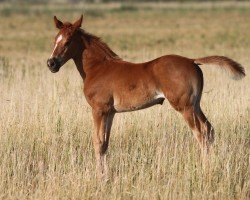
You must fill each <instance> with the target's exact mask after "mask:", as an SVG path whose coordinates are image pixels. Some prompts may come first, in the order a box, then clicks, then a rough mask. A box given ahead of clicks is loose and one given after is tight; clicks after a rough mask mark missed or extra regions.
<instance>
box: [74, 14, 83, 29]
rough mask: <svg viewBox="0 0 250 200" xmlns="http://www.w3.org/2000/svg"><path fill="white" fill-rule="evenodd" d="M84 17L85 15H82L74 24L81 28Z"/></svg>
mask: <svg viewBox="0 0 250 200" xmlns="http://www.w3.org/2000/svg"><path fill="white" fill-rule="evenodd" d="M82 18H83V15H81V17H80V18H79V19H78V20H76V21H75V22H74V24H73V26H74V27H75V28H80V27H81V26H82Z"/></svg>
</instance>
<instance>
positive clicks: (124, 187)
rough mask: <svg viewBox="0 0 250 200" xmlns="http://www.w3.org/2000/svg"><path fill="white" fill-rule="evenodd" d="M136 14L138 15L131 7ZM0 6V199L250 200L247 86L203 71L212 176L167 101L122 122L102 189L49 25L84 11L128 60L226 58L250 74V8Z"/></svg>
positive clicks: (70, 71) (78, 95)
mask: <svg viewBox="0 0 250 200" xmlns="http://www.w3.org/2000/svg"><path fill="white" fill-rule="evenodd" d="M130 7H131V6H130ZM130 7H129V6H127V7H126V9H124V5H122V6H121V7H112V6H111V7H108V6H105V7H100V6H99V7H98V6H97V8H95V7H94V6H90V7H87V8H88V9H87V10H86V7H85V6H84V5H80V6H66V5H62V6H54V5H49V6H42V5H37V6H27V5H26V6H22V7H19V6H16V7H11V6H10V5H8V4H6V5H2V6H0V11H1V13H0V15H1V17H0V94H1V95H0V177H1V178H0V198H1V199H249V195H250V192H249V190H250V180H249V139H250V126H249V119H250V114H249V113H250V108H249V100H250V92H249V81H250V79H249V76H247V77H246V78H245V79H243V80H242V81H239V82H235V81H233V80H230V79H228V77H227V76H224V75H223V74H222V73H221V72H220V71H219V69H216V68H209V67H206V66H204V67H202V70H203V72H204V77H205V88H204V93H203V98H202V108H203V109H204V111H205V113H206V115H207V116H208V118H209V119H210V121H211V122H212V124H213V125H214V127H215V131H216V140H215V143H214V152H213V154H212V155H211V157H210V167H209V168H206V169H204V168H203V166H202V163H201V159H200V152H199V148H198V144H197V142H196V141H195V140H194V138H193V136H192V133H191V131H190V129H189V128H188V127H187V125H186V124H185V122H184V120H183V119H182V117H181V116H180V115H179V114H178V113H177V112H176V111H174V110H173V109H172V108H171V107H170V105H169V104H168V102H165V103H164V105H163V106H155V107H153V108H150V109H146V110H143V111H138V112H131V113H124V114H117V115H116V116H115V119H114V126H113V129H112V135H111V142H110V149H109V153H108V159H109V168H110V170H109V174H110V181H109V182H108V183H106V184H101V183H100V182H98V180H97V179H96V178H95V159H94V154H93V149H92V142H91V134H92V129H93V125H92V119H91V110H90V107H89V106H88V105H87V103H86V101H85V98H84V96H83V94H82V81H81V79H80V76H79V75H78V73H77V70H76V69H75V67H74V66H73V63H72V62H69V63H67V64H66V65H65V66H64V67H63V68H62V69H61V70H60V72H59V73H57V74H51V73H50V72H49V70H48V69H47V67H46V59H47V57H48V56H49V55H50V53H51V51H52V39H53V37H54V36H55V34H56V30H55V29H54V27H53V23H52V16H53V15H54V14H57V15H58V17H59V18H62V19H66V20H73V19H74V18H75V17H77V16H79V14H80V13H82V12H85V10H86V19H85V26H84V27H86V29H87V30H89V31H90V32H92V33H95V34H96V35H99V36H101V37H102V38H103V39H104V41H106V42H107V43H108V44H109V45H110V46H111V48H112V49H114V51H116V52H117V53H118V54H119V55H120V56H121V57H123V58H124V59H126V60H129V61H133V62H142V61H146V60H149V59H152V58H155V57H157V56H161V55H163V54H171V53H174V54H180V55H183V56H188V57H201V56H205V55H212V54H218V55H226V56H229V57H231V58H233V59H235V60H237V61H239V62H240V63H242V64H243V66H245V67H246V72H247V74H248V71H249V62H250V58H249V48H250V40H249V29H250V24H249V23H248V21H247V19H249V17H250V7H249V6H244V7H239V6H238V7H233V6H231V7H223V6H222V7H221V6H220V7H218V8H217V7H216V5H215V6H212V7H204V8H202V7H198V8H196V7H194V8H192V7H182V6H177V7H176V8H171V9H170V8H168V7H167V6H166V7H164V8H159V7H157V6H156V7H155V6H154V7H150V6H149V7H143V8H140V7H139V8H138V7H135V8H133V9H131V8H130Z"/></svg>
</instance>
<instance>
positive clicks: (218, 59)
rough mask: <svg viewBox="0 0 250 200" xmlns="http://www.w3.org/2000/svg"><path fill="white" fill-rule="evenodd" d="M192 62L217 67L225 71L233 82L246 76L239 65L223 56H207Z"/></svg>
mask: <svg viewBox="0 0 250 200" xmlns="http://www.w3.org/2000/svg"><path fill="white" fill-rule="evenodd" d="M193 60H194V63H195V64H197V65H203V64H207V65H215V66H219V67H221V68H222V69H225V70H226V71H227V72H228V73H229V74H230V75H231V77H232V78H233V79H235V80H239V79H242V78H243V77H244V76H245V75H246V74H245V69H244V68H243V67H242V66H241V64H239V63H237V62H235V61H234V60H232V59H230V58H227V57H224V56H208V57H204V58H197V59H193Z"/></svg>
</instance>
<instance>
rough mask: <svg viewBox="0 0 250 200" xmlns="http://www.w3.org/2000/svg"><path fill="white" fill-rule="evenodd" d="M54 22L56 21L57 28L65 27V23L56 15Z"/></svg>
mask: <svg viewBox="0 0 250 200" xmlns="http://www.w3.org/2000/svg"><path fill="white" fill-rule="evenodd" d="M54 22H55V26H56V28H58V29H61V28H63V23H62V22H61V21H60V20H58V19H57V18H56V16H54Z"/></svg>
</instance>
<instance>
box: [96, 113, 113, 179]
mask: <svg viewBox="0 0 250 200" xmlns="http://www.w3.org/2000/svg"><path fill="white" fill-rule="evenodd" d="M92 114H93V119H94V126H95V131H94V134H93V144H94V149H95V156H96V167H97V173H98V177H99V178H100V179H107V178H108V166H107V162H106V153H107V149H108V144H109V137H110V130H111V126H112V121H113V117H114V112H111V111H109V112H104V111H102V110H95V109H93V111H92Z"/></svg>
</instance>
